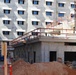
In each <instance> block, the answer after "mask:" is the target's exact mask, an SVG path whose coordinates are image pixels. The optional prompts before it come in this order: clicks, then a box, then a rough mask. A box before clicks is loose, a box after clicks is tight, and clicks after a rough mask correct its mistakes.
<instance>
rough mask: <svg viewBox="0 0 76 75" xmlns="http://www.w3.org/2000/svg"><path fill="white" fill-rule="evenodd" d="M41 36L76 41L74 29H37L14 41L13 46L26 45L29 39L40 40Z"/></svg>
mask: <svg viewBox="0 0 76 75" xmlns="http://www.w3.org/2000/svg"><path fill="white" fill-rule="evenodd" d="M40 36H48V37H52V36H53V37H57V36H58V37H59V38H60V37H63V38H65V39H72V38H73V39H75V37H76V35H75V33H74V32H73V29H58V28H37V29H35V30H33V31H30V32H28V33H26V34H24V35H23V36H20V37H18V38H16V39H14V40H13V41H12V44H13V45H14V44H17V43H21V42H23V43H26V41H27V40H29V39H34V38H38V37H40Z"/></svg>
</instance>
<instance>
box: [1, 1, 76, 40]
mask: <svg viewBox="0 0 76 75" xmlns="http://www.w3.org/2000/svg"><path fill="white" fill-rule="evenodd" d="M74 7H75V5H74V1H73V0H0V39H1V40H6V41H8V40H9V41H11V40H12V39H14V38H17V37H18V36H20V35H23V34H24V33H26V32H28V31H31V30H33V29H36V28H40V27H41V28H45V27H46V26H47V24H48V23H51V25H52V24H53V25H56V23H57V22H58V21H60V20H67V19H69V18H70V19H72V18H73V17H74V15H73V14H74ZM73 19H74V18H73Z"/></svg>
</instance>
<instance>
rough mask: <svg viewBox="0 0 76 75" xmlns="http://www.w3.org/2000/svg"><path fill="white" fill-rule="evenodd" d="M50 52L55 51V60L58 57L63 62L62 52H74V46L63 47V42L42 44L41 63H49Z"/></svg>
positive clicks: (75, 48) (75, 50) (75, 47)
mask: <svg viewBox="0 0 76 75" xmlns="http://www.w3.org/2000/svg"><path fill="white" fill-rule="evenodd" d="M50 51H56V52H57V57H56V60H57V58H58V57H60V58H62V61H63V62H64V52H76V46H65V45H64V42H62V43H60V42H59V43H58V42H42V49H41V53H42V62H49V52H50Z"/></svg>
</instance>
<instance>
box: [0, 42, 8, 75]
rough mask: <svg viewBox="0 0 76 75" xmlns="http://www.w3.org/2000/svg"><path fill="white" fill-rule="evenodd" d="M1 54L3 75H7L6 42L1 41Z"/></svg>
mask: <svg viewBox="0 0 76 75" xmlns="http://www.w3.org/2000/svg"><path fill="white" fill-rule="evenodd" d="M1 49H2V50H1V54H2V56H4V75H7V43H6V42H1Z"/></svg>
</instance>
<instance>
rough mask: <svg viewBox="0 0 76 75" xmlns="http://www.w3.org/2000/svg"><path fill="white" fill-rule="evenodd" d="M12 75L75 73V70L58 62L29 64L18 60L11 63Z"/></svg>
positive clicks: (68, 74)
mask: <svg viewBox="0 0 76 75" xmlns="http://www.w3.org/2000/svg"><path fill="white" fill-rule="evenodd" d="M13 75H76V70H74V69H72V68H69V67H68V66H66V65H64V64H62V63H59V62H45V63H34V64H29V63H26V62H24V61H23V60H18V61H16V62H15V63H13Z"/></svg>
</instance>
